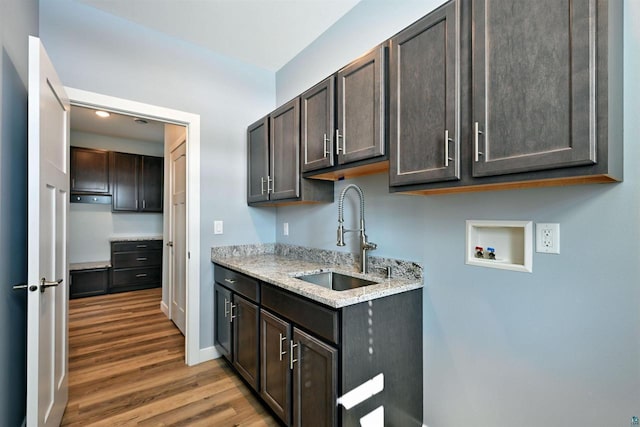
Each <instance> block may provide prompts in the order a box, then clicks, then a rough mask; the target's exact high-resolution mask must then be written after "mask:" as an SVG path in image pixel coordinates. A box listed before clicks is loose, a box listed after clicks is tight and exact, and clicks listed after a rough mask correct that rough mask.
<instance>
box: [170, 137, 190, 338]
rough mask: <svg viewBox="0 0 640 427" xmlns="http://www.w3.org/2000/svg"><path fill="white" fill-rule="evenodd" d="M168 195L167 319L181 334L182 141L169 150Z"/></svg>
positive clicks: (184, 207)
mask: <svg viewBox="0 0 640 427" xmlns="http://www.w3.org/2000/svg"><path fill="white" fill-rule="evenodd" d="M169 185H170V189H171V190H170V195H171V213H170V215H171V217H170V222H171V225H170V230H171V231H170V246H171V248H170V249H171V250H170V258H169V259H170V272H171V273H170V274H171V320H173V323H175V324H176V326H177V327H178V329H180V332H182V335H184V334H185V322H186V315H185V313H186V306H187V281H186V271H185V264H186V255H187V253H186V247H187V245H186V243H187V239H186V234H187V144H186V142H183V143H182V144H180V145H179V146H178V147H176V148H175V149H174V150H172V151H171V168H170V172H169Z"/></svg>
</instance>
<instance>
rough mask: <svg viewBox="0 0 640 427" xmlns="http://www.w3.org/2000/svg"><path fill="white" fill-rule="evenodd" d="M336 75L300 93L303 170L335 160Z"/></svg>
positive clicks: (321, 166) (326, 165)
mask: <svg viewBox="0 0 640 427" xmlns="http://www.w3.org/2000/svg"><path fill="white" fill-rule="evenodd" d="M334 87H335V77H334V76H331V77H329V78H328V79H326V80H324V81H322V82H320V83H318V84H317V85H315V86H314V87H312V88H311V89H309V90H308V91H306V92H305V93H303V94H302V95H301V96H300V99H301V115H302V117H301V132H300V133H301V144H302V171H303V172H309V171H313V170H317V169H322V168H327V167H331V166H333V164H334V150H333V147H334V144H333V141H334V139H333V135H334V129H335V107H334V105H335V93H334V92H335V88H334Z"/></svg>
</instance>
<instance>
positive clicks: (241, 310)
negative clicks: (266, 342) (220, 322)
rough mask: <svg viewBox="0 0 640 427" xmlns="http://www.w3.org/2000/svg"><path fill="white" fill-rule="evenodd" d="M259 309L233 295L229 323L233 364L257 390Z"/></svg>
mask: <svg viewBox="0 0 640 427" xmlns="http://www.w3.org/2000/svg"><path fill="white" fill-rule="evenodd" d="M258 322H259V311H258V307H257V306H256V305H255V304H253V303H251V302H249V301H248V300H246V299H244V298H242V297H241V296H239V295H236V294H234V295H233V306H232V310H231V323H232V325H233V366H235V367H236V369H237V370H238V372H239V373H240V375H242V376H243V377H244V379H245V380H247V382H248V383H249V384H250V385H251V387H253V389H254V390H256V391H257V390H258V366H259V363H258V357H259V350H258V346H259V341H258V331H259V327H260V325H259V323H258Z"/></svg>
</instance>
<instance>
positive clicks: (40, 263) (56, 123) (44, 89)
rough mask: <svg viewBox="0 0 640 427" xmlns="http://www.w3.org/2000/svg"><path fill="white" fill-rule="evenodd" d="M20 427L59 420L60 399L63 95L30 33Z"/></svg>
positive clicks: (63, 376)
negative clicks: (24, 396) (24, 408)
mask: <svg viewBox="0 0 640 427" xmlns="http://www.w3.org/2000/svg"><path fill="white" fill-rule="evenodd" d="M28 139H29V142H28V151H29V154H28V171H29V178H28V196H27V198H28V199H27V200H28V214H27V219H28V224H29V227H28V229H29V231H28V244H27V246H28V257H29V261H28V271H27V280H28V282H27V283H28V285H29V289H28V301H27V427H36V426H38V427H42V426H58V425H60V421H61V420H62V415H63V413H64V409H65V406H66V404H67V372H68V367H67V360H68V353H67V349H68V336H67V330H68V329H67V328H68V326H67V321H68V308H69V303H68V301H69V298H68V292H67V291H68V286H67V283H68V266H67V212H68V198H69V197H68V196H69V192H68V191H69V177H68V170H69V152H68V151H69V148H68V147H69V99H68V98H67V95H66V94H65V92H64V88H63V86H62V84H61V83H60V80H59V79H58V76H57V74H56V71H55V69H54V68H53V65H52V64H51V61H50V60H49V57H48V56H47V53H46V52H45V50H44V48H43V46H42V44H40V39H38V38H37V37H29V138H28Z"/></svg>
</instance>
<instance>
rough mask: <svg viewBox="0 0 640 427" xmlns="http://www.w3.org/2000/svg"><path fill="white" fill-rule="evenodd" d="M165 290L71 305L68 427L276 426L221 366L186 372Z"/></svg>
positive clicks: (76, 301) (65, 423) (208, 364)
mask: <svg viewBox="0 0 640 427" xmlns="http://www.w3.org/2000/svg"><path fill="white" fill-rule="evenodd" d="M160 300H161V289H150V290H144V291H136V292H127V293H121V294H113V295H103V296H97V297H89V298H80V299H74V300H71V301H70V302H69V402H68V404H67V409H66V411H65V414H64V417H63V419H62V425H63V426H89V425H91V426H134V425H135V426H168V425H175V426H241V427H259V426H260V427H262V426H267V427H271V426H277V425H278V423H277V422H276V421H275V420H274V418H273V417H272V416H271V415H270V414H269V413H268V412H267V411H266V410H265V409H264V407H263V406H262V405H261V404H260V403H259V402H258V400H257V399H256V397H255V396H254V395H253V394H252V393H251V392H250V391H249V389H248V388H247V386H246V385H245V384H244V383H243V382H242V381H241V380H240V379H239V378H238V377H237V376H236V375H235V374H234V373H233V371H232V370H231V369H230V368H229V366H228V365H227V364H226V363H224V362H223V361H222V360H220V359H218V360H212V361H209V362H206V363H201V364H199V365H196V366H192V367H189V366H187V365H186V364H185V363H184V337H183V336H182V334H180V331H178V329H177V328H176V327H175V326H174V324H173V323H172V322H171V321H170V320H168V319H167V318H166V317H165V316H164V314H162V312H161V311H160Z"/></svg>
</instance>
